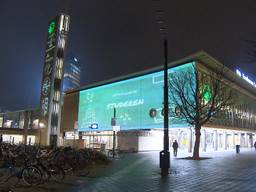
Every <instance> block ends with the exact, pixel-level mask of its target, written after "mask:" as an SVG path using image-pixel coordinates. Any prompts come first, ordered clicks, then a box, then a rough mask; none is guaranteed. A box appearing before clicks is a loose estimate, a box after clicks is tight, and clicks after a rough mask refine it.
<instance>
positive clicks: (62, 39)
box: [40, 14, 70, 145]
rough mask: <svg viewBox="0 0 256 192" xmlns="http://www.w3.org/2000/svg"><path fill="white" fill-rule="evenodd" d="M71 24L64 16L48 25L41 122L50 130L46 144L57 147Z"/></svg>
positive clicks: (61, 15)
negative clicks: (65, 59) (65, 62)
mask: <svg viewBox="0 0 256 192" xmlns="http://www.w3.org/2000/svg"><path fill="white" fill-rule="evenodd" d="M69 24H70V18H69V16H68V15H64V14H60V15H58V16H56V17H55V18H53V19H52V20H51V21H50V22H49V24H48V31H47V32H48V33H47V42H46V49H45V59H44V68H43V78H42V86H41V99H40V110H41V117H40V122H41V123H44V125H45V127H46V128H47V129H48V130H47V132H46V134H47V137H46V144H49V143H51V144H53V145H55V144H56V143H57V138H58V137H57V135H59V132H60V128H59V126H60V112H61V110H60V109H61V106H60V105H61V101H60V93H61V91H62V87H61V84H62V77H63V60H64V52H65V48H66V40H67V35H68V31H69Z"/></svg>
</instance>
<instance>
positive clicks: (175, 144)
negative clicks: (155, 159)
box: [172, 140, 179, 157]
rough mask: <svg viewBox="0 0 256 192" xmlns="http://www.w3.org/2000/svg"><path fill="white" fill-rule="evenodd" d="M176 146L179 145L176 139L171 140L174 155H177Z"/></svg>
mask: <svg viewBox="0 0 256 192" xmlns="http://www.w3.org/2000/svg"><path fill="white" fill-rule="evenodd" d="M178 147H179V144H178V142H177V140H175V141H174V142H173V144H172V148H173V155H174V157H177V153H178Z"/></svg>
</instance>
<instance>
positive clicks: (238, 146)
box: [236, 145, 240, 154]
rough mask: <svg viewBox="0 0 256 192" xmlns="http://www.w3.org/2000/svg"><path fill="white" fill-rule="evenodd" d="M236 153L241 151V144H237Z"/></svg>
mask: <svg viewBox="0 0 256 192" xmlns="http://www.w3.org/2000/svg"><path fill="white" fill-rule="evenodd" d="M236 153H237V154H238V153H240V145H236Z"/></svg>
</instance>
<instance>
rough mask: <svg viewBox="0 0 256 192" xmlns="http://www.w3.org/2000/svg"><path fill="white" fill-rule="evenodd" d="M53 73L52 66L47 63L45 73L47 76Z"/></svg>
mask: <svg viewBox="0 0 256 192" xmlns="http://www.w3.org/2000/svg"><path fill="white" fill-rule="evenodd" d="M51 72H52V65H51V64H50V63H47V64H46V65H45V67H44V73H45V75H50V74H51Z"/></svg>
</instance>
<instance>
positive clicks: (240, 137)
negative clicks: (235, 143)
mask: <svg viewBox="0 0 256 192" xmlns="http://www.w3.org/2000/svg"><path fill="white" fill-rule="evenodd" d="M242 137H243V135H242V133H241V132H240V133H239V145H240V147H242V140H243V139H242Z"/></svg>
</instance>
